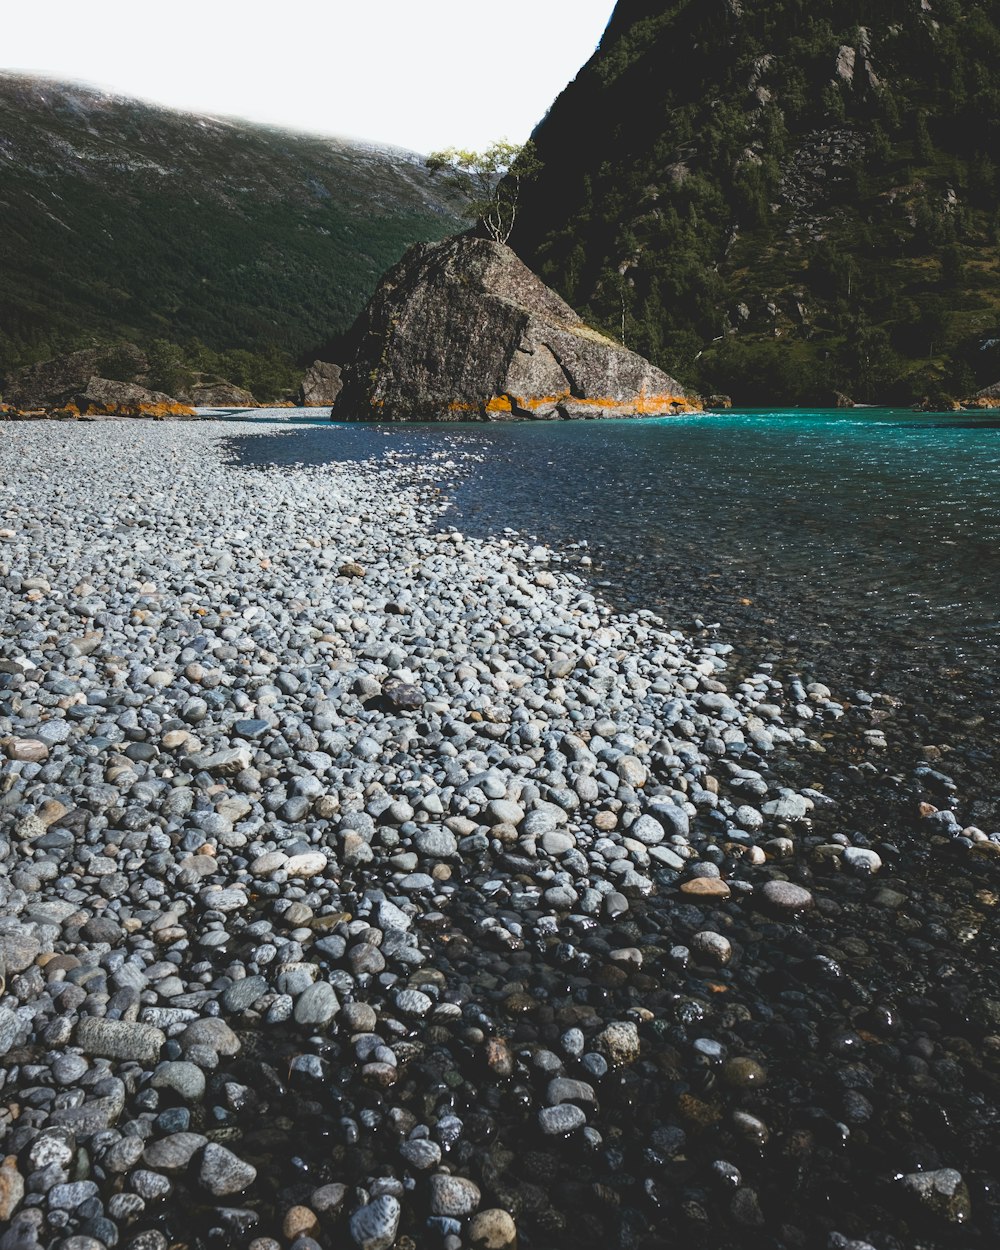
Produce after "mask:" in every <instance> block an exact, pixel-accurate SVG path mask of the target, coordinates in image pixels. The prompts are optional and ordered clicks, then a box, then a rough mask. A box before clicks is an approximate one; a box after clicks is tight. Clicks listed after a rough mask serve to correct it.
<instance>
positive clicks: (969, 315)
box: [512, 0, 1000, 403]
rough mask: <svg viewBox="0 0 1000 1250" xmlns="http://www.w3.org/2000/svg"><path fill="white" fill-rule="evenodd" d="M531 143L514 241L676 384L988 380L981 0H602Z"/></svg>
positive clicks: (811, 397) (985, 31)
mask: <svg viewBox="0 0 1000 1250" xmlns="http://www.w3.org/2000/svg"><path fill="white" fill-rule="evenodd" d="M534 140H535V143H536V145H537V148H538V152H539V156H540V157H541V160H542V162H543V169H542V173H541V175H540V177H539V178H538V179H537V180H536V181H535V182H534V183H533V184H531V185H530V186H529V187H528V188H527V189H526V191H525V194H524V199H523V204H522V209H521V213H520V216H519V219H518V228H517V231H516V232H515V235H514V238H513V239H512V243H513V245H514V246H515V248H516V249H517V250H518V251H519V253H520V254H521V255H522V257H523V258H524V259H525V260H526V261H527V262H528V263H529V264H530V265H532V266H533V267H534V268H535V269H536V270H537V271H538V272H539V273H540V274H541V276H542V277H543V278H544V279H545V280H546V281H547V282H549V283H550V284H551V285H553V286H554V287H555V288H556V289H557V290H558V291H559V292H560V293H561V294H562V295H563V296H564V297H565V298H566V299H568V300H569V301H570V302H571V303H573V304H574V305H575V306H576V307H578V308H580V310H581V312H582V313H583V314H584V315H585V316H588V317H589V318H590V319H592V320H594V321H596V322H597V323H599V324H600V325H602V326H603V327H604V328H606V329H607V330H609V331H611V332H614V333H616V334H619V335H620V334H621V333H622V331H623V329H624V335H625V338H626V340H627V341H628V345H629V346H630V347H631V348H633V349H634V350H636V351H639V352H641V353H643V354H644V355H647V356H649V357H650V359H652V360H653V361H654V362H655V363H656V364H658V365H660V367H662V368H665V369H667V370H669V371H671V372H674V373H675V374H676V375H677V376H678V377H680V378H681V380H682V381H684V382H687V383H689V384H691V385H694V386H696V387H698V388H699V389H701V390H703V391H713V390H727V391H730V392H731V393H733V394H734V397H735V398H736V399H737V400H738V401H742V402H763V403H773V402H817V401H821V400H829V399H832V397H833V395H834V393H835V392H836V391H847V392H848V393H849V394H851V395H852V396H853V397H854V398H855V399H856V400H859V401H875V400H881V401H889V400H892V401H895V402H914V401H919V400H920V399H921V398H923V397H924V396H929V397H931V398H932V399H937V400H939V401H943V400H945V399H947V397H948V396H956V397H960V396H964V395H968V394H970V393H972V392H973V391H974V390H975V389H977V388H978V387H980V386H985V385H988V384H989V383H992V382H996V380H997V378H998V377H1000V353H998V349H997V344H996V343H995V342H992V340H994V339H996V338H998V337H1000V333H998V327H1000V283H998V278H1000V269H998V263H997V242H998V238H1000V216H998V211H997V204H998V191H1000V180H998V170H997V164H996V161H997V153H998V151H1000V147H998V140H1000V4H997V3H994V2H988V0H978V2H976V0H974V2H973V3H966V4H962V5H959V4H958V3H956V2H955V0H872V2H871V3H865V4H862V3H856V2H854V0H810V2H808V3H807V2H806V0H761V2H758V3H750V0H682V2H680V3H676V2H675V3H667V2H664V0H621V2H620V3H619V4H618V6H617V8H616V10H615V13H614V15H613V17H612V20H611V23H610V25H609V27H608V30H607V32H606V34H605V36H604V38H603V40H602V42H601V46H600V48H599V49H598V51H597V53H596V54H595V55H594V57H593V58H592V59H591V61H590V62H589V63H588V64H587V65H586V66H585V67H584V68H583V70H581V72H580V74H579V75H578V76H577V78H576V79H575V80H574V82H573V83H571V84H570V86H569V87H568V88H567V89H566V91H565V92H563V94H562V95H561V96H560V97H559V99H558V100H557V101H556V102H555V104H554V105H553V107H552V109H551V110H550V112H549V114H548V116H547V117H546V118H545V120H544V121H543V122H542V124H541V125H540V126H539V127H538V128H537V130H536V132H535V135H534ZM984 345H985V346H984Z"/></svg>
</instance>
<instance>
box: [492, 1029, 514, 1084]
mask: <svg viewBox="0 0 1000 1250" xmlns="http://www.w3.org/2000/svg"><path fill="white" fill-rule="evenodd" d="M486 1062H487V1064H488V1066H489V1068H490V1070H491V1071H492V1072H495V1073H496V1074H497V1076H510V1075H511V1074H512V1073H513V1071H514V1056H513V1055H512V1054H511V1051H510V1047H509V1046H508V1045H507V1043H506V1041H504V1039H503V1038H502V1037H491V1038H490V1039H489V1041H488V1042H487V1043H486Z"/></svg>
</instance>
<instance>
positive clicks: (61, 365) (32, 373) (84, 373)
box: [4, 343, 148, 410]
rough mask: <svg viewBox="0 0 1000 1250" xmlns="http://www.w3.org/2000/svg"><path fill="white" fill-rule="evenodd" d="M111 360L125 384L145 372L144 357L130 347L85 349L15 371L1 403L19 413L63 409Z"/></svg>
mask: <svg viewBox="0 0 1000 1250" xmlns="http://www.w3.org/2000/svg"><path fill="white" fill-rule="evenodd" d="M112 357H113V359H114V364H115V368H116V372H117V373H118V374H119V376H123V377H126V378H128V379H129V380H134V379H135V378H137V377H139V376H140V375H142V374H143V373H145V371H146V369H147V368H148V364H147V361H146V357H145V356H144V355H143V353H142V352H141V351H140V350H139V348H138V347H134V346H133V345H132V344H131V343H122V344H120V345H118V346H117V347H115V348H108V347H87V348H84V349H83V350H82V351H78V352H70V353H69V354H68V355H65V356H57V357H55V359H53V360H45V361H42V362H41V364H37V365H27V366H26V367H25V368H23V369H17V370H15V371H14V372H13V373H11V374H9V375H8V377H7V379H6V383H5V385H4V399H5V400H6V402H7V403H9V404H10V405H11V406H12V407H14V408H17V409H21V410H27V409H33V408H63V407H65V406H66V405H68V404H71V403H73V402H74V401H75V400H76V399H77V397H78V396H79V395H80V394H81V392H83V391H85V390H86V388H87V384H88V382H89V381H90V379H91V378H93V377H103V376H105V374H106V372H107V367H108V364H109V360H110V359H111V358H112Z"/></svg>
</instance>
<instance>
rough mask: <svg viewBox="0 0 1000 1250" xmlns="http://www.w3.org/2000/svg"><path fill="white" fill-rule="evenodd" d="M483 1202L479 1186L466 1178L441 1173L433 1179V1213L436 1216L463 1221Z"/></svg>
mask: <svg viewBox="0 0 1000 1250" xmlns="http://www.w3.org/2000/svg"><path fill="white" fill-rule="evenodd" d="M481 1201H482V1194H481V1193H480V1191H479V1186H478V1185H477V1184H475V1182H473V1181H470V1180H466V1178H465V1177H464V1176H448V1175H446V1174H445V1173H439V1174H438V1175H437V1176H432V1177H431V1212H432V1214H434V1215H449V1216H452V1217H453V1218H455V1219H462V1218H464V1217H465V1216H467V1215H471V1214H472V1213H473V1212H474V1211H475V1210H476V1208H477V1207H478V1206H479V1204H480V1202H481Z"/></svg>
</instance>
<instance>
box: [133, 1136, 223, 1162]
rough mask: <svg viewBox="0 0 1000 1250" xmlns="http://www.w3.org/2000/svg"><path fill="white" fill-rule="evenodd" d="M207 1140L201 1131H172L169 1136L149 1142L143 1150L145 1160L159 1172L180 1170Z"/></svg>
mask: <svg viewBox="0 0 1000 1250" xmlns="http://www.w3.org/2000/svg"><path fill="white" fill-rule="evenodd" d="M207 1140H208V1139H207V1138H206V1137H202V1135H201V1134H200V1133H186V1132H181V1133H171V1135H170V1136H169V1137H163V1138H161V1139H160V1140H159V1141H154V1142H149V1144H148V1145H147V1146H146V1148H145V1150H143V1152H142V1158H143V1162H144V1163H145V1164H146V1165H147V1166H148V1167H150V1168H154V1169H156V1171H158V1172H180V1171H181V1170H182V1169H184V1168H186V1167H187V1165H188V1164H189V1163H190V1162H191V1160H192V1158H193V1157H194V1155H195V1154H196V1153H197V1152H198V1151H199V1150H200V1149H201V1148H202V1146H204V1145H205V1143H206V1141H207Z"/></svg>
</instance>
